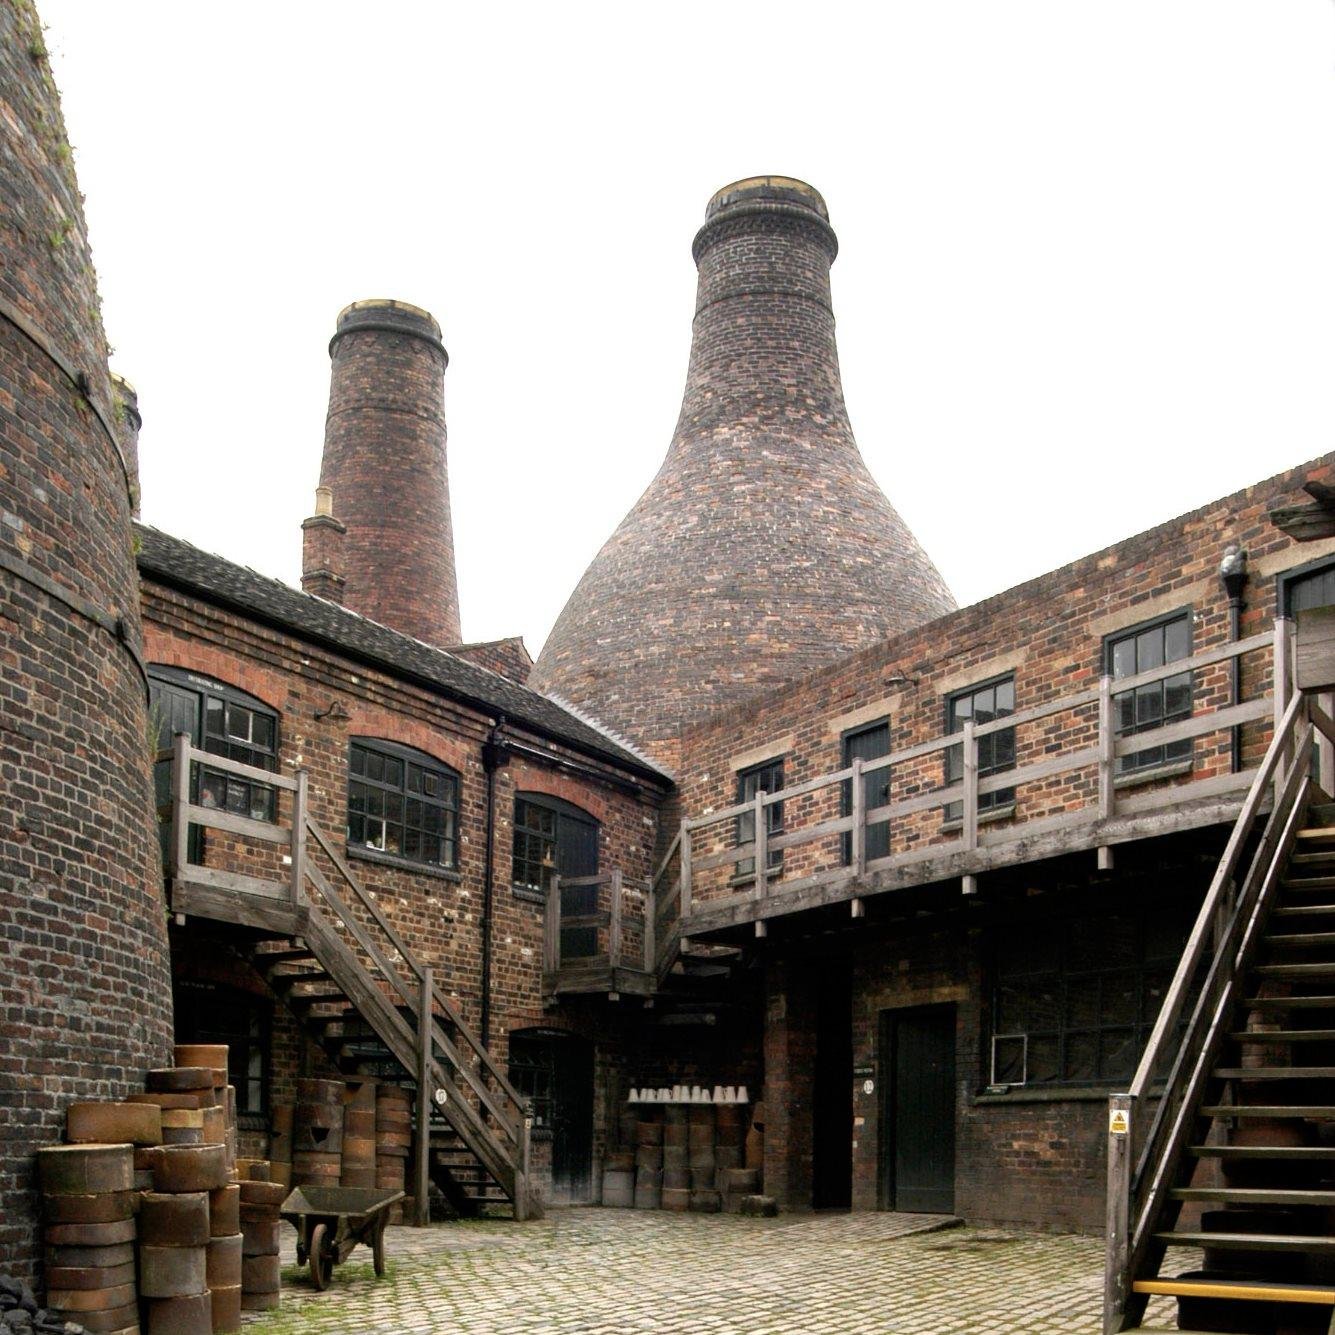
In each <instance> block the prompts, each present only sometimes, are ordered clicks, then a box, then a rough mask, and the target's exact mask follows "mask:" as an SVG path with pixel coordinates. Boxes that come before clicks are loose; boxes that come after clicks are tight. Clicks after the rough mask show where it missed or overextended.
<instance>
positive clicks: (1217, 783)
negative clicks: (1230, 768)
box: [1117, 769, 1256, 812]
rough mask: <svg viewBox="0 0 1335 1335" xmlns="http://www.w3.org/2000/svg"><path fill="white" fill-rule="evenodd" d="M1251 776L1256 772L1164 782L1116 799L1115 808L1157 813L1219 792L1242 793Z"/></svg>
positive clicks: (1244, 771) (1248, 784) (1250, 782)
mask: <svg viewBox="0 0 1335 1335" xmlns="http://www.w3.org/2000/svg"><path fill="white" fill-rule="evenodd" d="M1255 777H1256V771H1255V770H1254V769H1247V770H1239V771H1238V772H1237V773H1236V774H1212V775H1211V776H1210V777H1209V778H1208V779H1193V780H1192V781H1191V782H1190V783H1180V784H1179V783H1165V784H1164V786H1162V787H1159V788H1149V789H1146V790H1145V791H1144V792H1140V793H1131V794H1128V795H1125V796H1123V797H1120V798H1118V802H1117V805H1118V807H1119V808H1120V809H1121V810H1122V811H1125V812H1140V811H1157V810H1159V809H1160V808H1162V807H1170V806H1181V805H1182V803H1183V802H1200V801H1203V800H1205V799H1207V798H1210V797H1217V796H1218V795H1219V794H1220V793H1237V792H1243V791H1245V790H1246V789H1247V788H1250V787H1251V784H1252V780H1253V779H1254V778H1255Z"/></svg>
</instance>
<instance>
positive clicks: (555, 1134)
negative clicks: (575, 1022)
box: [509, 1029, 593, 1205]
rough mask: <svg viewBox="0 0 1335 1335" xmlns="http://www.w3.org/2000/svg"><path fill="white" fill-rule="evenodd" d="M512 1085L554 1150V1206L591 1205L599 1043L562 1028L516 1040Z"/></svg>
mask: <svg viewBox="0 0 1335 1335" xmlns="http://www.w3.org/2000/svg"><path fill="white" fill-rule="evenodd" d="M509 1074H510V1081H511V1083H512V1084H513V1085H514V1086H515V1088H516V1089H517V1090H518V1091H519V1093H520V1094H522V1095H523V1096H524V1097H525V1098H526V1099H528V1100H529V1102H530V1103H531V1104H532V1107H533V1131H534V1134H535V1136H536V1137H537V1138H539V1139H542V1138H546V1139H547V1140H549V1141H550V1143H551V1147H552V1184H551V1201H552V1204H554V1205H579V1204H587V1202H588V1201H590V1200H591V1199H592V1185H593V1044H592V1043H589V1042H587V1041H586V1040H585V1039H582V1038H577V1037H576V1036H575V1035H573V1034H567V1033H564V1032H563V1031H561V1030H558V1029H525V1030H520V1031H519V1032H517V1033H513V1034H511V1035H510V1072H509Z"/></svg>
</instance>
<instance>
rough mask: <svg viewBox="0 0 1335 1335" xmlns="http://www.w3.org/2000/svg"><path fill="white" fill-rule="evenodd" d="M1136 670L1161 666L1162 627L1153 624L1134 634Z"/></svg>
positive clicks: (1145, 670) (1144, 670) (1141, 670)
mask: <svg viewBox="0 0 1335 1335" xmlns="http://www.w3.org/2000/svg"><path fill="white" fill-rule="evenodd" d="M1136 660H1137V663H1138V665H1139V666H1138V668H1137V671H1140V672H1148V671H1149V670H1150V669H1151V668H1157V667H1162V666H1163V661H1164V658H1163V627H1162V626H1155V627H1154V628H1153V629H1151V630H1142V631H1141V632H1140V634H1139V635H1137V636H1136Z"/></svg>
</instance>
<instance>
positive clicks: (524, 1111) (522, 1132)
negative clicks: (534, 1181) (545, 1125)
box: [514, 1104, 533, 1224]
mask: <svg viewBox="0 0 1335 1335" xmlns="http://www.w3.org/2000/svg"><path fill="white" fill-rule="evenodd" d="M532 1136H533V1114H532V1113H531V1112H530V1111H529V1108H528V1105H527V1104H525V1105H524V1106H523V1107H522V1108H521V1109H520V1110H519V1164H518V1166H517V1169H516V1172H515V1201H514V1206H515V1219H516V1220H518V1221H519V1223H521V1224H522V1223H523V1222H524V1220H525V1219H527V1218H528V1216H529V1187H528V1184H529V1177H528V1165H529V1149H530V1145H531V1141H532Z"/></svg>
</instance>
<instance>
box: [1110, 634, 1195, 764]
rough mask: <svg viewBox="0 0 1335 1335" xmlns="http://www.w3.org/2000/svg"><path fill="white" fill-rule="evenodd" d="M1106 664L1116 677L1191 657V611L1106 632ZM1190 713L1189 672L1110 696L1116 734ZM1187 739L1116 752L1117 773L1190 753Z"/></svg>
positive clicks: (1160, 724) (1188, 756)
mask: <svg viewBox="0 0 1335 1335" xmlns="http://www.w3.org/2000/svg"><path fill="white" fill-rule="evenodd" d="M1104 645H1105V650H1104V653H1105V667H1106V670H1107V672H1108V673H1109V674H1110V675H1111V677H1112V679H1113V685H1114V689H1115V688H1116V683H1117V682H1118V681H1119V680H1121V679H1123V678H1125V677H1134V676H1136V675H1137V674H1138V673H1141V672H1148V671H1150V670H1151V669H1153V668H1157V667H1163V666H1164V665H1165V664H1166V663H1175V662H1177V661H1178V660H1179V659H1184V658H1190V657H1191V613H1190V612H1175V613H1174V614H1173V615H1172V616H1167V617H1161V618H1159V619H1158V620H1155V621H1150V622H1146V623H1145V624H1143V625H1140V626H1133V627H1131V628H1130V629H1129V630H1124V631H1119V632H1118V633H1117V634H1116V635H1109V636H1108V638H1107V639H1106V640H1105V641H1104ZM1190 717H1191V673H1190V672H1178V673H1175V674H1174V675H1173V676H1171V677H1161V678H1160V679H1159V680H1158V681H1152V682H1150V683H1148V684H1147V685H1144V686H1137V687H1135V688H1134V689H1133V690H1130V691H1122V692H1121V693H1119V694H1115V695H1114V696H1113V731H1114V732H1115V733H1116V735H1117V736H1118V737H1132V736H1134V735H1135V734H1137V733H1141V732H1153V731H1154V730H1155V729H1156V728H1162V727H1165V726H1167V725H1168V724H1170V723H1177V722H1180V721H1181V720H1182V719H1188V718H1190ZM1191 749H1192V742H1191V738H1189V737H1187V738H1184V739H1183V740H1181V741H1177V742H1169V743H1168V744H1167V745H1166V746H1150V747H1147V748H1146V749H1145V750H1144V751H1136V752H1134V753H1133V754H1131V755H1127V756H1120V757H1119V758H1118V761H1117V772H1118V774H1135V773H1138V772H1140V771H1141V770H1149V769H1157V768H1159V767H1160V766H1162V765H1172V764H1176V763H1177V762H1179V761H1182V760H1190V759H1191Z"/></svg>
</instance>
